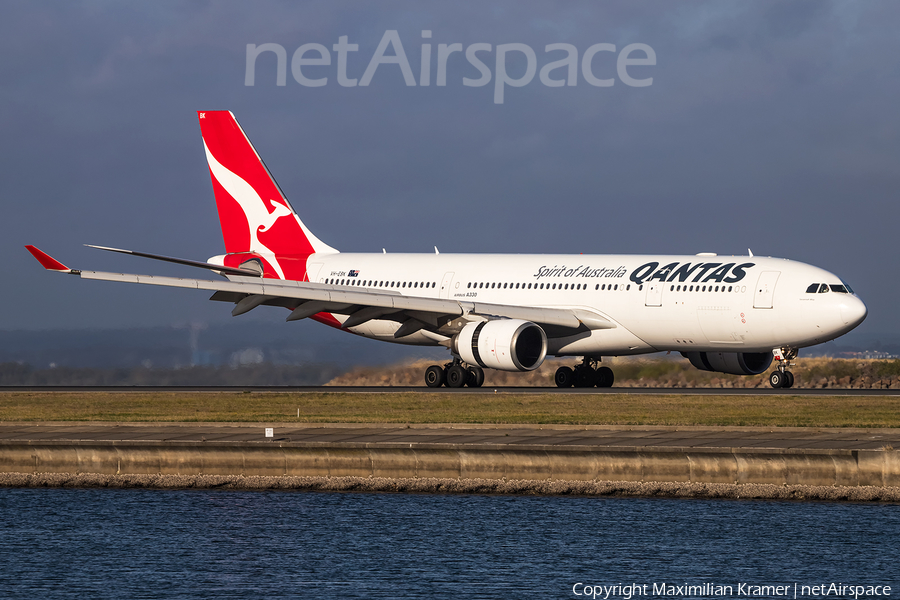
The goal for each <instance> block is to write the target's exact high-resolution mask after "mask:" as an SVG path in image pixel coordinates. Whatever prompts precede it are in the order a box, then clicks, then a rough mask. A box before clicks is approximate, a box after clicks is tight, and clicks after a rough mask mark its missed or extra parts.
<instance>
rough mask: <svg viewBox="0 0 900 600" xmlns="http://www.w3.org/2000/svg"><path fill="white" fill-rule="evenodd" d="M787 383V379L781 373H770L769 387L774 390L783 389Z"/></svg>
mask: <svg viewBox="0 0 900 600" xmlns="http://www.w3.org/2000/svg"><path fill="white" fill-rule="evenodd" d="M787 381H788V379H787V377H785V375H784V373H782V372H781V371H772V374H771V375H769V385H771V386H772V387H773V388H775V389H778V388H783V387H785V384H786V383H787Z"/></svg>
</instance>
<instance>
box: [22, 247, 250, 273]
mask: <svg viewBox="0 0 900 600" xmlns="http://www.w3.org/2000/svg"><path fill="white" fill-rule="evenodd" d="M85 246H87V247H88V248H96V249H97V250H107V251H108V252H119V253H121V254H131V255H132V256H140V257H141V258H152V259H153V260H161V261H164V262H170V263H175V264H176V265H186V266H188V267H199V268H201V269H209V270H210V271H219V272H221V273H227V274H228V275H243V276H245V277H259V276H260V274H259V271H254V270H251V269H241V268H239V267H223V266H221V265H214V264H212V263H208V262H201V261H198V260H188V259H186V258H174V257H171V256H163V255H161V254H150V253H149V252H137V251H135V250H123V249H122V248H108V247H106V246H95V245H93V244H85ZM39 260H40V259H39Z"/></svg>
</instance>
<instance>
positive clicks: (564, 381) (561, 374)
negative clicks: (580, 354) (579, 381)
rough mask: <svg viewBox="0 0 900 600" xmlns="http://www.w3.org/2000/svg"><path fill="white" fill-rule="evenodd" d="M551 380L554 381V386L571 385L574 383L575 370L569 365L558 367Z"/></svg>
mask: <svg viewBox="0 0 900 600" xmlns="http://www.w3.org/2000/svg"><path fill="white" fill-rule="evenodd" d="M553 380H554V381H555V382H556V387H561V388H568V387H572V385H573V384H574V383H575V371H573V370H572V368H571V367H560V368H558V369H557V370H556V375H555V376H554V377H553Z"/></svg>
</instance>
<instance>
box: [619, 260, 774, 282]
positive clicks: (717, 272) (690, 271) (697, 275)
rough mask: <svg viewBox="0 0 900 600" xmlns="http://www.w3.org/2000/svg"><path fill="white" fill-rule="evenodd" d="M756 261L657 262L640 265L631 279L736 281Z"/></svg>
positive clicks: (643, 280) (744, 274)
mask: <svg viewBox="0 0 900 600" xmlns="http://www.w3.org/2000/svg"><path fill="white" fill-rule="evenodd" d="M755 266H756V263H741V264H737V263H724V264H723V263H694V264H692V263H679V262H673V263H669V264H667V265H663V266H662V267H660V266H659V263H658V262H649V263H646V264H643V265H641V266H640V267H638V268H637V269H635V270H634V272H633V273H632V274H631V277H629V279H631V281H633V282H635V283H637V284H639V285H640V284H642V283H644V282H645V281H665V282H671V281H678V282H684V281H688V279H689V278H691V279H690V281H691V283H697V282H701V283H706V282H707V281H715V282H716V283H736V282H738V281H740V280H741V279H743V278H744V277H745V276H746V275H747V272H746V269H749V268H751V267H755Z"/></svg>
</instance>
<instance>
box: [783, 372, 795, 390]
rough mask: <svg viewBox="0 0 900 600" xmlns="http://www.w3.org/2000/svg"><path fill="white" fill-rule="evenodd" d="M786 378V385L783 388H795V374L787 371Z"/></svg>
mask: <svg viewBox="0 0 900 600" xmlns="http://www.w3.org/2000/svg"><path fill="white" fill-rule="evenodd" d="M784 378H785V381H784V385H783V386H781V387H783V388H792V387H794V374H793V373H791V372H790V371H785V372H784Z"/></svg>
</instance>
